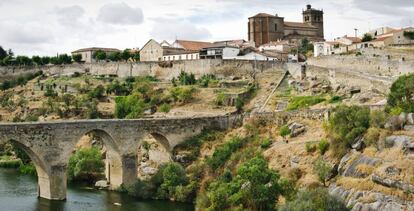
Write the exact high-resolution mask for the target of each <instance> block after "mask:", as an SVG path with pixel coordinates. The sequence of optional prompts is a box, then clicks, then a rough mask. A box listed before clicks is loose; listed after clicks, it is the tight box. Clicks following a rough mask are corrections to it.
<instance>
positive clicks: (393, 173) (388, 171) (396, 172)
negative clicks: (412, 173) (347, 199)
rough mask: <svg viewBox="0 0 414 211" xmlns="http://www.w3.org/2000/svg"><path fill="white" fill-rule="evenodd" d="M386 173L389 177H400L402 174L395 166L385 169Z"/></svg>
mask: <svg viewBox="0 0 414 211" xmlns="http://www.w3.org/2000/svg"><path fill="white" fill-rule="evenodd" d="M384 171H385V173H386V174H387V175H388V176H396V175H399V174H400V172H401V170H400V169H399V168H396V167H394V166H388V167H387V168H385V170H384Z"/></svg>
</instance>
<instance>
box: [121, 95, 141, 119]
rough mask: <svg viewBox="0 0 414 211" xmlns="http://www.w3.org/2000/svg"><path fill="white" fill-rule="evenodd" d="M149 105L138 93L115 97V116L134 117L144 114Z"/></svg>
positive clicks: (122, 117)
mask: <svg viewBox="0 0 414 211" xmlns="http://www.w3.org/2000/svg"><path fill="white" fill-rule="evenodd" d="M147 108H148V105H147V104H146V103H145V102H144V100H143V99H141V98H139V97H138V96H137V95H129V96H126V97H116V98H115V116H116V118H119V119H124V118H127V119H134V118H139V117H141V116H142V114H143V113H144V111H145V110H146V109H147Z"/></svg>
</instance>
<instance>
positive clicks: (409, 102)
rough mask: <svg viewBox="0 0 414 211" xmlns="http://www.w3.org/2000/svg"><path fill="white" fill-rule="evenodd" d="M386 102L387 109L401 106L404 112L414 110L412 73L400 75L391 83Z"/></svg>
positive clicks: (413, 75)
mask: <svg viewBox="0 0 414 211" xmlns="http://www.w3.org/2000/svg"><path fill="white" fill-rule="evenodd" d="M387 103H388V108H387V110H391V109H392V108H401V109H402V110H403V111H404V112H408V113H412V112H414V74H409V75H403V76H400V77H399V78H398V79H397V80H396V81H395V82H394V83H393V84H392V86H391V89H390V93H389V94H388V101H387Z"/></svg>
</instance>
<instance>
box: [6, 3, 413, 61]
mask: <svg viewBox="0 0 414 211" xmlns="http://www.w3.org/2000/svg"><path fill="white" fill-rule="evenodd" d="M306 4H311V5H312V7H314V8H317V9H323V11H324V20H325V21H324V24H325V39H328V40H331V39H334V38H336V37H341V36H344V35H354V34H355V32H354V29H355V28H357V29H358V30H359V32H358V33H359V35H360V36H361V35H362V34H363V33H364V32H367V31H369V30H371V29H375V28H378V27H381V26H390V27H395V28H401V27H407V26H413V25H414V15H413V14H414V0H392V1H390V0H307V1H301V0H123V1H114V0H70V1H67V0H0V46H2V47H3V48H5V49H10V48H11V49H13V51H14V52H15V54H16V55H28V56H31V55H41V56H44V55H49V56H51V55H56V54H57V53H59V54H60V53H70V52H72V51H74V50H76V49H79V48H85V47H111V48H118V49H125V48H141V47H142V46H143V45H144V44H145V43H146V42H147V41H148V40H149V39H151V38H154V39H155V40H157V41H162V40H168V41H173V40H175V39H188V40H203V41H217V40H229V39H246V40H247V22H248V17H251V16H254V15H255V14H257V13H260V12H265V13H269V14H278V15H279V16H282V17H285V21H302V9H304V8H305V7H306Z"/></svg>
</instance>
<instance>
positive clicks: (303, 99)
mask: <svg viewBox="0 0 414 211" xmlns="http://www.w3.org/2000/svg"><path fill="white" fill-rule="evenodd" d="M323 101H325V98H323V97H320V96H297V97H292V98H291V99H290V100H289V104H288V106H287V108H286V109H287V110H288V111H292V110H297V109H301V108H308V107H310V106H313V105H316V104H319V103H321V102H323Z"/></svg>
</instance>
